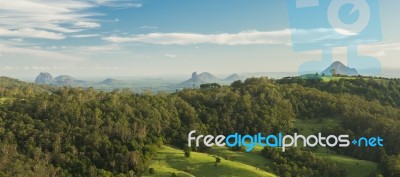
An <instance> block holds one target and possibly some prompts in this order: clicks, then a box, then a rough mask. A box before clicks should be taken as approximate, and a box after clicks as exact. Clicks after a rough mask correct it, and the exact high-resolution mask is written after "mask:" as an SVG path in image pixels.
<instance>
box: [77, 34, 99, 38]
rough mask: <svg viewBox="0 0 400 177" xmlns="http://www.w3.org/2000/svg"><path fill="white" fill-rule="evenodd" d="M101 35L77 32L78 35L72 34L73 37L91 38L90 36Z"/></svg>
mask: <svg viewBox="0 0 400 177" xmlns="http://www.w3.org/2000/svg"><path fill="white" fill-rule="evenodd" d="M98 36H100V35H99V34H76V35H71V37H73V38H89V37H98Z"/></svg>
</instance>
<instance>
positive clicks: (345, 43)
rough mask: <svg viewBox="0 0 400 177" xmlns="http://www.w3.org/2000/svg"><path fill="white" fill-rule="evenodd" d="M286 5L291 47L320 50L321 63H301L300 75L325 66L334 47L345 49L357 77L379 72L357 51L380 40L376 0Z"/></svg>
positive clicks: (292, 0) (303, 0) (308, 0)
mask: <svg viewBox="0 0 400 177" xmlns="http://www.w3.org/2000/svg"><path fill="white" fill-rule="evenodd" d="M288 6H289V7H288V9H289V21H290V27H291V33H292V48H293V49H294V50H295V51H297V52H304V51H311V50H321V51H322V60H321V61H318V62H307V63H304V64H303V65H302V66H300V68H299V74H305V73H310V72H314V73H315V70H316V69H320V68H323V67H326V66H328V65H329V64H330V63H331V62H332V49H333V48H335V47H347V48H348V52H347V53H348V56H347V62H348V63H347V64H348V65H349V67H354V68H357V69H358V70H359V71H361V72H359V73H360V74H366V75H376V74H379V73H380V62H379V61H378V60H377V59H375V58H372V57H363V56H359V55H358V51H357V46H358V45H360V44H368V43H373V42H379V41H381V40H382V30H381V22H380V15H379V7H378V0H288Z"/></svg>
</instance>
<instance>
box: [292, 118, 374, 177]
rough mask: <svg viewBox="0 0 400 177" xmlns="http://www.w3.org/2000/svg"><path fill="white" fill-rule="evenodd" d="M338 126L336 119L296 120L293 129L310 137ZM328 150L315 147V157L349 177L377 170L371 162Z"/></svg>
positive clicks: (364, 174) (357, 176) (356, 176)
mask: <svg viewBox="0 0 400 177" xmlns="http://www.w3.org/2000/svg"><path fill="white" fill-rule="evenodd" d="M336 125H339V122H338V120H337V119H324V120H323V121H322V122H317V121H304V120H296V122H295V123H294V127H296V128H297V129H298V130H299V132H298V133H301V134H303V135H311V134H316V133H318V132H320V131H321V130H322V129H324V128H326V127H332V126H336ZM327 152H329V149H327V148H323V147H317V149H316V150H315V153H314V154H315V155H316V156H317V157H320V158H325V159H327V160H329V161H332V162H334V163H336V165H337V166H338V167H339V168H341V169H345V170H346V171H347V172H348V176H349V177H353V176H354V177H359V176H366V175H368V174H370V173H371V172H373V171H374V170H376V169H377V167H378V165H377V164H376V163H374V162H371V161H365V160H358V159H355V158H350V157H346V156H340V155H333V154H328V153H327Z"/></svg>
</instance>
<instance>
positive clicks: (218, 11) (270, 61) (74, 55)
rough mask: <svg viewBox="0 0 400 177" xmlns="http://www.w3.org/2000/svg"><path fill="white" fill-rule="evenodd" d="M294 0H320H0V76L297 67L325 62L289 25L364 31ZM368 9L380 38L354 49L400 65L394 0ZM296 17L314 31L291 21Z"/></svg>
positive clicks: (340, 55) (339, 51)
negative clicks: (300, 8)
mask: <svg viewBox="0 0 400 177" xmlns="http://www.w3.org/2000/svg"><path fill="white" fill-rule="evenodd" d="M294 1H304V2H305V3H306V4H307V3H311V4H312V3H315V2H318V0H252V1H245V0H218V1H215V0H190V1H188V0H64V1H61V0H60V1H54V0H13V1H9V0H0V75H5V76H10V77H16V78H34V77H36V76H37V75H38V74H39V73H40V72H49V73H51V74H52V75H53V76H56V75H61V74H66V75H72V76H74V77H77V78H79V77H90V76H100V77H103V76H104V77H118V76H165V75H187V76H190V75H191V73H192V72H194V71H197V72H206V71H207V72H211V73H215V74H230V73H249V72H296V71H298V69H299V66H300V65H301V64H303V63H305V62H308V61H318V60H321V55H322V54H321V53H322V52H321V51H322V50H318V49H315V50H304V51H295V50H294V45H293V41H292V37H293V36H292V35H293V34H294V32H299V34H300V33H301V34H321V35H322V36H323V37H325V36H330V37H331V38H334V37H332V36H336V37H335V38H334V39H335V40H338V39H340V40H343V38H338V37H337V35H332V34H331V33H333V32H335V33H341V34H346V35H349V36H357V35H358V36H361V35H360V34H358V33H354V32H351V31H346V30H345V29H341V28H340V29H339V28H334V29H333V30H329V29H325V28H324V27H319V26H318V25H319V24H318V23H319V21H317V20H316V18H319V17H322V16H319V15H309V16H304V17H299V18H297V16H295V18H290V14H291V13H294V12H293V11H291V10H288V9H289V8H288V7H289V6H288V5H289V3H290V2H294ZM360 1H364V0H360ZM366 1H368V2H369V1H373V0H366ZM296 3H297V2H296ZM320 5H321V7H322V5H323V3H321V4H320ZM316 7H318V6H316ZM374 7H376V8H377V9H379V16H380V20H379V23H380V28H381V30H382V31H381V35H382V40H379V41H373V42H366V43H363V42H362V43H361V44H357V45H358V48H357V50H358V53H359V54H360V55H365V56H371V57H374V58H376V59H377V60H378V61H379V62H380V63H381V65H382V67H391V68H399V69H400V61H398V60H397V59H398V58H399V57H398V56H400V35H399V34H398V31H399V30H400V25H399V24H398V20H397V19H396V18H397V17H398V16H400V12H399V11H398V10H397V8H398V7H400V1H379V6H376V4H374ZM324 11H326V9H323V8H322V10H321V9H320V10H319V11H318V12H321V13H325V12H324ZM315 12H317V11H315ZM360 13H362V12H360ZM352 14H356V15H357V13H353V11H351V14H350V15H352ZM373 15H374V14H373ZM353 17H354V16H353ZM323 20H325V19H323ZM325 21H326V20H325ZM296 23H300V24H307V25H309V26H313V27H314V28H315V29H295V28H294V27H296V26H293V24H296ZM349 23H350V22H349ZM317 36H318V35H317ZM319 37H320V36H319ZM331 38H329V39H331ZM306 39H307V41H308V40H315V39H308V38H306ZM332 50H333V59H334V60H340V61H343V62H344V63H346V54H347V50H346V46H335V47H334V48H333V49H332Z"/></svg>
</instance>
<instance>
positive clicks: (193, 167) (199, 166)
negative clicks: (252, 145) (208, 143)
mask: <svg viewBox="0 0 400 177" xmlns="http://www.w3.org/2000/svg"><path fill="white" fill-rule="evenodd" d="M242 155H243V154H242ZM248 155H250V154H248ZM215 157H216V156H214V155H209V154H204V153H197V152H192V153H191V156H190V157H189V158H187V157H185V156H184V154H183V152H182V150H178V149H175V148H172V147H168V146H163V147H162V149H161V150H160V151H158V153H157V155H156V158H155V159H153V161H152V164H151V165H150V168H154V169H155V173H154V174H153V175H150V174H147V175H146V176H171V174H172V173H173V172H174V173H176V174H177V175H178V176H200V177H201V176H222V177H223V176H254V177H256V176H263V177H268V176H275V175H273V174H271V173H268V172H265V171H263V170H261V169H259V168H257V167H254V166H250V165H247V164H244V163H240V162H237V161H231V160H225V159H224V158H223V157H221V159H222V160H221V163H220V164H218V165H217V167H215V166H214V165H215ZM245 158H249V157H245Z"/></svg>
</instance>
